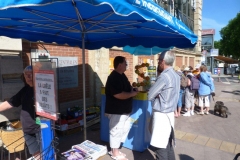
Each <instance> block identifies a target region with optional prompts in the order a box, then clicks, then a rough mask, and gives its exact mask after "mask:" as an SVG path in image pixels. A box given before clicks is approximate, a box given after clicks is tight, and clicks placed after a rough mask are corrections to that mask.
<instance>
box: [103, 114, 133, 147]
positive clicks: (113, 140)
mask: <svg viewBox="0 0 240 160" xmlns="http://www.w3.org/2000/svg"><path fill="white" fill-rule="evenodd" d="M108 118H109V130H110V132H109V135H110V147H111V148H119V147H120V145H121V143H123V142H125V140H126V138H127V136H128V133H129V130H130V127H131V122H130V116H129V115H118V114H108Z"/></svg>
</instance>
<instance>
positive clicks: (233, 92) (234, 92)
mask: <svg viewBox="0 0 240 160" xmlns="http://www.w3.org/2000/svg"><path fill="white" fill-rule="evenodd" d="M222 92H224V93H231V94H235V95H240V90H235V91H222Z"/></svg>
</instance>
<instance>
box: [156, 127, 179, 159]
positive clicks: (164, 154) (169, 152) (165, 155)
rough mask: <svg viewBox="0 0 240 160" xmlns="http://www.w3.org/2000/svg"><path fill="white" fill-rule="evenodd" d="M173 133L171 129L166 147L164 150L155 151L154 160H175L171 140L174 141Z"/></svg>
mask: <svg viewBox="0 0 240 160" xmlns="http://www.w3.org/2000/svg"><path fill="white" fill-rule="evenodd" d="M174 138H175V137H174V131H173V128H172V131H171V134H170V137H169V140H168V145H167V147H166V148H157V149H156V150H155V153H156V160H175V154H174V149H173V148H174V147H173V145H172V140H173V139H174Z"/></svg>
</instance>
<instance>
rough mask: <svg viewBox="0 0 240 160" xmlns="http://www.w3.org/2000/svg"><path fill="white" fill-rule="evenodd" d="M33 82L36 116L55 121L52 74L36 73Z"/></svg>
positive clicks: (40, 71) (54, 96)
mask: <svg viewBox="0 0 240 160" xmlns="http://www.w3.org/2000/svg"><path fill="white" fill-rule="evenodd" d="M34 80H35V83H34V85H35V86H34V89H35V97H36V102H35V103H36V113H37V115H40V116H42V117H46V118H49V119H52V120H57V114H56V113H57V107H56V95H55V84H54V72H53V71H46V70H39V71H36V72H34Z"/></svg>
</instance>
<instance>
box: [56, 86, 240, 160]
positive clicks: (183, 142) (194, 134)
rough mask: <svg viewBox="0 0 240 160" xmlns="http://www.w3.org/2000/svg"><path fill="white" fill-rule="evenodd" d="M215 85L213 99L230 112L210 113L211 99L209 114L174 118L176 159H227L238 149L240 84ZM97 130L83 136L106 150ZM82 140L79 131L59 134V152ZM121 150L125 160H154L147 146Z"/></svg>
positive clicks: (90, 129) (106, 159)
mask: <svg viewBox="0 0 240 160" xmlns="http://www.w3.org/2000/svg"><path fill="white" fill-rule="evenodd" d="M215 87H216V97H215V101H217V100H221V101H223V102H224V103H225V105H226V106H227V107H228V108H229V111H230V112H231V113H232V114H231V115H229V117H228V118H222V117H219V116H216V115H213V106H214V102H211V108H210V114H209V115H203V116H200V115H194V116H191V117H179V118H176V123H175V134H176V138H177V142H176V143H177V144H176V145H177V147H176V148H175V155H176V160H231V159H233V158H234V156H235V154H236V153H238V152H240V134H239V133H240V127H239V121H240V107H239V106H240V84H239V83H231V84H230V85H229V84H224V83H221V82H215ZM99 129H100V128H99V125H96V126H93V127H92V128H89V129H88V132H87V133H88V134H87V139H88V140H91V141H93V142H95V143H98V144H103V145H107V146H108V149H109V145H108V143H105V142H102V141H101V140H100V130H99ZM82 141H83V133H82V132H78V133H76V134H72V135H68V136H63V137H60V144H59V146H58V148H59V152H60V153H61V152H63V151H66V150H68V149H70V147H71V146H72V145H74V144H78V143H81V142H82ZM121 151H122V152H124V153H126V154H127V158H128V159H129V160H153V159H154V152H153V151H152V150H150V149H148V150H145V151H144V152H142V153H140V152H136V151H132V150H129V149H126V148H121ZM99 159H100V160H111V157H110V156H108V155H105V156H103V157H101V158H99Z"/></svg>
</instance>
